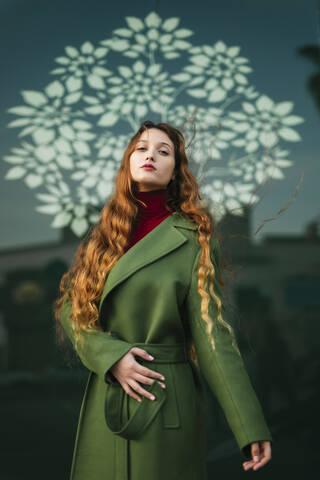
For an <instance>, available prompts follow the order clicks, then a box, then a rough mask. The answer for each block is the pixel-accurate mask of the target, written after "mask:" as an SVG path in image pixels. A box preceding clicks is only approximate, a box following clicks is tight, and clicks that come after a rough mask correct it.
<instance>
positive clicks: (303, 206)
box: [0, 0, 320, 248]
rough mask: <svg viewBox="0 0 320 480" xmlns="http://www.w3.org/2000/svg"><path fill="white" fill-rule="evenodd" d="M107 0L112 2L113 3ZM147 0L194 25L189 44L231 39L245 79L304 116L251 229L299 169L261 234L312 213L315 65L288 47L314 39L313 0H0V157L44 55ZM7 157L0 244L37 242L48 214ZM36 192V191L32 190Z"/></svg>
mask: <svg viewBox="0 0 320 480" xmlns="http://www.w3.org/2000/svg"><path fill="white" fill-rule="evenodd" d="M115 5H116V6H115ZM156 5H157V11H158V13H159V15H160V16H161V17H162V18H167V17H172V16H176V17H179V18H180V25H181V27H183V28H189V29H191V30H193V31H194V35H193V36H192V37H191V38H190V41H191V42H192V44H193V45H202V44H213V43H215V42H216V41H218V40H223V41H224V42H225V43H226V44H227V45H239V46H241V54H242V55H243V56H245V57H246V58H248V59H249V60H250V66H251V67H252V68H253V72H252V73H251V74H250V75H249V77H248V78H249V81H250V84H251V85H254V86H255V87H256V89H257V90H258V91H259V92H261V93H265V94H266V95H268V96H270V97H271V98H272V99H273V100H274V101H275V102H281V101H292V102H294V111H293V114H295V115H299V116H301V117H303V118H304V119H305V122H304V123H303V124H301V125H298V126H297V127H295V128H296V130H297V131H298V132H299V133H300V135H301V137H302V141H301V142H298V143H291V142H290V143H289V142H286V144H285V148H287V149H289V150H290V151H291V155H290V156H289V158H290V159H291V160H293V161H294V166H292V167H289V168H287V169H285V173H286V178H285V180H273V183H272V186H271V189H269V191H268V194H267V195H266V197H265V198H264V199H263V200H262V201H261V202H260V203H259V205H257V206H256V208H255V210H254V215H253V229H256V228H257V226H258V225H259V223H260V222H261V221H262V220H263V219H264V218H270V217H272V216H273V215H275V214H276V212H277V211H278V210H279V209H280V208H281V207H282V206H283V205H284V204H286V202H287V201H288V200H289V199H290V198H291V197H292V195H293V194H294V191H295V187H296V184H297V183H298V181H299V179H300V176H301V174H302V172H304V182H303V184H302V186H301V189H300V193H299V196H298V198H297V200H296V202H295V203H293V204H292V205H291V207H290V208H289V209H288V210H287V211H286V212H285V213H284V214H283V215H282V216H281V217H280V218H279V219H278V220H277V221H274V222H268V223H267V224H266V226H265V227H264V229H263V230H262V232H261V233H260V234H259V237H258V238H261V237H262V236H263V235H264V234H266V233H279V234H280V233H293V234H299V233H301V232H302V231H303V230H304V228H305V226H306V224H307V223H308V222H309V221H311V220H313V219H315V218H316V217H318V218H319V213H320V212H319V194H318V189H319V166H318V162H319V151H320V149H319V146H320V145H319V114H320V113H319V112H318V111H317V109H316V107H315V104H314V102H313V100H312V98H311V95H310V93H309V92H308V90H307V81H308V78H309V77H310V76H311V75H314V74H315V73H316V71H317V70H316V66H315V65H313V64H312V63H311V62H310V61H309V60H308V59H306V58H303V57H302V56H300V55H299V54H298V51H297V50H298V48H300V47H302V46H304V45H308V44H313V45H316V44H317V45H319V39H320V27H319V18H320V13H319V7H318V6H317V2H316V1H315V0H314V1H313V0H312V1H311V0H296V1H294V0H281V1H279V0H278V1H273V0H272V1H271V0H259V1H256V0H243V1H241V0H223V1H222V0H221V1H214V2H212V1H204V0H199V1H197V2H195V3H193V2H192V3H191V2H186V1H185V0H175V2H172V1H170V2H169V1H168V0H160V1H158V2H138V1H130V2H129V1H121V2H117V3H115V2H108V1H102V0H99V1H97V0H96V1H94V0H90V1H89V0H76V1H75V0H68V1H65V0H63V1H62V0H55V1H54V2H52V1H48V0H41V1H40V0H37V1H34V0H28V1H22V0H10V1H9V0H7V1H3V0H2V1H0V62H1V76H0V85H1V92H2V95H1V98H0V106H1V113H0V122H1V123H0V136H1V143H0V156H1V158H3V156H4V155H9V154H10V149H11V148H12V147H15V146H18V145H19V142H20V141H19V139H18V132H19V131H20V129H18V128H12V129H11V128H8V127H7V124H8V123H9V122H10V121H12V120H14V119H15V118H17V117H16V116H15V115H12V114H9V113H7V110H8V109H9V108H10V107H13V106H16V105H22V104H23V103H24V102H23V99H22V96H21V93H20V92H21V91H22V90H39V91H41V90H43V88H44V87H45V86H46V85H47V84H48V83H49V82H50V81H52V80H53V78H54V77H53V76H52V75H50V74H49V71H50V70H52V69H53V68H55V67H56V66H57V64H56V63H55V62H54V58H56V57H58V56H61V55H63V53H64V47H65V46H66V45H73V46H80V45H81V44H82V43H83V42H85V41H86V40H90V41H91V42H92V43H93V44H98V42H99V41H100V40H102V39H104V38H107V37H109V35H110V34H111V32H112V30H113V29H115V28H120V27H124V26H125V21H124V18H125V16H137V17H139V18H143V17H145V15H146V14H148V13H149V12H150V11H152V10H154V8H155V6H156ZM8 168H9V164H8V163H7V162H4V161H3V160H2V161H1V162H0V191H1V203H0V219H1V224H2V225H3V226H4V228H3V229H2V233H1V238H0V248H6V247H15V246H22V245H31V244H40V243H43V242H46V241H52V240H54V239H57V238H58V237H59V231H58V230H56V229H53V228H51V227H50V223H51V221H52V218H53V217H51V216H49V215H43V214H40V213H38V212H36V210H35V207H36V206H37V205H38V204H39V203H38V200H37V199H36V198H35V191H33V190H31V189H29V188H28V187H27V186H26V185H25V184H24V183H23V181H21V180H15V181H8V180H4V175H5V173H6V171H7V170H8ZM37 192H38V190H37Z"/></svg>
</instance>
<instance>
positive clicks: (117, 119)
mask: <svg viewBox="0 0 320 480" xmlns="http://www.w3.org/2000/svg"><path fill="white" fill-rule="evenodd" d="M126 22H127V27H126V28H119V29H116V30H114V31H113V34H112V36H111V38H107V39H104V40H102V41H101V42H100V46H98V47H95V46H94V45H93V44H92V43H91V42H89V41H87V42H85V43H83V44H82V45H81V46H80V47H79V48H76V47H73V46H67V47H65V55H63V56H60V57H58V58H57V59H56V61H57V63H59V68H56V69H55V70H52V71H51V72H50V73H51V74H53V75H59V79H56V80H54V81H53V82H51V83H50V84H49V85H47V86H46V87H45V88H44V91H43V92H39V91H36V90H29V91H22V95H23V98H24V101H25V105H22V106H18V107H13V108H10V109H9V110H8V111H9V112H10V113H13V114H17V115H19V116H20V118H19V119H17V120H14V121H12V122H11V123H9V125H8V126H9V127H22V131H21V132H20V133H19V137H24V136H27V135H29V136H30V138H31V141H30V142H26V141H24V142H21V146H20V147H19V148H13V149H12V154H11V155H7V156H5V157H4V160H5V161H6V162H8V163H9V164H11V166H10V169H9V170H8V172H7V174H6V177H5V178H6V179H8V180H13V179H22V178H23V179H24V181H25V183H26V185H27V186H28V187H30V188H36V187H42V188H44V189H45V193H42V194H41V193H40V194H38V195H37V198H38V199H39V200H40V201H42V202H43V203H44V205H41V206H40V207H38V208H37V210H38V211H40V212H42V213H46V214H51V215H54V221H53V222H52V224H51V225H52V227H54V228H61V227H64V226H67V225H69V226H70V228H71V229H72V230H73V231H74V232H75V234H76V235H82V234H83V233H84V232H85V231H86V229H87V228H88V226H89V224H90V222H96V221H97V219H98V217H99V215H98V214H99V209H100V208H101V207H102V205H103V204H104V203H105V201H106V199H107V197H108V196H109V195H110V193H111V191H112V188H113V185H114V177H115V175H116V172H117V170H118V167H119V162H120V161H121V159H122V156H123V153H124V150H125V148H126V145H127V144H128V141H129V140H130V138H131V136H132V135H133V134H134V133H135V131H136V130H137V128H138V127H139V124H140V122H141V121H142V120H146V119H152V120H154V121H163V122H168V123H171V124H172V125H174V126H176V127H177V128H179V129H180V130H181V131H182V133H183V134H184V136H185V140H186V152H187V156H188V160H189V164H190V168H191V170H192V171H193V173H194V175H195V177H196V178H197V180H198V182H199V184H200V185H201V191H202V195H203V197H204V198H205V197H206V196H207V200H208V204H209V207H210V205H212V206H213V210H214V212H213V213H214V214H215V216H216V218H217V220H219V218H221V216H223V215H224V213H225V212H227V211H230V210H231V211H232V212H233V213H237V214H238V215H241V213H242V205H243V204H245V203H248V201H251V202H254V201H256V200H257V198H258V197H257V195H256V192H255V191H256V184H257V183H260V182H264V181H265V180H266V179H268V178H269V177H270V178H275V179H283V178H284V175H283V171H282V170H283V169H284V168H286V167H288V166H290V165H292V162H291V161H290V160H289V159H288V153H289V152H288V151H287V150H284V149H281V148H280V147H279V145H278V144H279V142H280V141H281V142H283V141H290V142H294V141H299V140H300V136H299V134H298V133H297V132H296V131H295V130H294V129H293V128H292V127H293V126H294V125H298V124H299V123H301V122H303V121H304V120H303V119H302V118H301V117H298V116H296V115H292V114H291V111H292V107H293V104H292V102H279V103H275V102H274V101H273V100H271V99H270V98H269V97H267V96H266V95H263V94H260V93H259V92H258V91H256V89H255V88H254V87H252V86H251V85H249V83H248V79H247V74H249V73H250V72H251V71H252V69H251V67H249V65H248V60H247V59H246V58H244V57H243V56H240V55H239V52H240V47H239V46H227V45H226V44H225V43H224V42H223V41H221V40H219V41H217V42H216V43H214V44H213V45H212V46H211V45H203V46H197V47H194V46H192V45H191V44H190V43H189V42H188V41H186V40H185V39H186V38H188V37H190V36H191V35H192V34H193V32H192V31H191V30H188V29H185V28H180V27H178V25H179V23H180V20H179V18H176V17H171V18H167V19H162V18H161V17H160V16H159V15H158V14H157V13H156V12H150V13H149V14H148V15H147V16H146V17H145V18H144V19H139V18H136V17H126ZM112 55H116V56H117V55H121V57H122V59H123V57H126V59H127V60H129V63H130V64H129V65H124V64H123V62H122V61H120V62H119V61H117V63H116V65H115V67H114V68H113V66H112V68H111V65H113V63H112ZM156 55H158V58H157V62H156V61H155V56H156ZM182 55H184V56H185V57H186V58H185V60H186V62H185V64H184V65H185V66H183V65H182V66H181V68H180V67H179V70H178V71H176V72H172V73H170V74H169V70H167V69H166V68H164V65H163V62H162V60H166V61H171V60H172V59H174V58H177V57H181V56H182ZM110 56H111V58H109V57H110ZM160 57H161V58H160ZM107 61H108V69H107V68H106V63H107ZM182 92H184V94H185V98H184V99H183V101H182V102H180V104H178V103H177V97H178V95H180V94H181V93H182ZM190 96H192V97H193V98H196V99H198V100H199V101H200V102H201V105H199V101H198V102H197V104H190V103H189V100H190ZM242 100H244V101H242ZM239 101H240V109H238V110H237V108H238V103H239ZM241 101H242V104H241ZM205 102H207V105H206V104H205ZM212 103H215V104H216V105H217V104H219V108H217V106H216V105H215V106H212ZM210 104H211V105H210ZM231 104H232V110H231V108H230V105H231ZM93 117H96V118H93ZM119 123H122V124H123V125H127V126H129V129H128V130H126V129H124V130H122V132H121V133H120V134H119V129H118V125H119ZM99 128H100V129H102V130H100V131H99ZM121 128H122V126H121ZM116 129H117V130H116ZM241 149H242V150H243V152H241ZM71 181H72V182H73V183H74V184H75V188H73V189H72V188H71Z"/></svg>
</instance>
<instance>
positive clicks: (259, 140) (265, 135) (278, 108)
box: [223, 95, 304, 153]
mask: <svg viewBox="0 0 320 480" xmlns="http://www.w3.org/2000/svg"><path fill="white" fill-rule="evenodd" d="M292 108H293V103H292V102H280V103H278V104H276V103H275V102H274V101H273V100H271V98H269V97H267V96H266V95H261V96H260V97H259V98H258V99H257V100H256V102H255V104H252V103H248V102H243V103H242V112H235V111H231V112H229V114H228V116H227V117H226V118H225V119H224V120H223V125H224V126H227V127H229V128H230V129H232V130H234V131H236V132H238V133H239V134H241V138H238V139H236V140H233V141H232V144H233V145H235V146H237V147H243V148H244V149H245V150H246V152H248V153H251V152H255V151H256V150H258V148H259V147H260V146H263V147H266V148H272V147H274V146H275V145H276V144H277V142H278V141H279V137H280V138H283V139H284V140H287V141H288V142H297V141H299V140H301V137H300V135H299V134H298V133H297V132H296V131H295V130H294V129H293V128H291V127H292V126H293V125H298V124H299V123H302V122H303V121H304V119H303V118H301V117H298V116H297V115H288V114H289V113H290V112H291V111H292Z"/></svg>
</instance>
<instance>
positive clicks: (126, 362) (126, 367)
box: [109, 347, 166, 402]
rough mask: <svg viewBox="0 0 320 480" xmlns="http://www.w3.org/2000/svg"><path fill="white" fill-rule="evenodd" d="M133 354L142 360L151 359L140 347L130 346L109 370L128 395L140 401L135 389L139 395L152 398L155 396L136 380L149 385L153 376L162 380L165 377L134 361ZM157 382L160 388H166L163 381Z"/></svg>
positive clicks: (152, 380)
mask: <svg viewBox="0 0 320 480" xmlns="http://www.w3.org/2000/svg"><path fill="white" fill-rule="evenodd" d="M134 355H138V356H139V357H141V358H143V359H144V360H149V361H151V360H153V357H151V355H149V354H148V353H147V352H146V351H145V350H143V349H142V348H138V347H132V348H131V349H130V350H129V352H128V353H126V354H125V355H124V356H123V357H122V358H120V360H118V361H117V362H116V363H115V364H114V365H112V367H111V368H110V370H109V371H110V372H111V373H112V375H113V376H114V377H115V378H116V379H117V380H118V382H119V383H120V385H121V386H122V388H123V390H124V391H125V392H126V393H127V394H128V395H130V397H132V398H135V399H136V400H138V402H141V398H140V397H139V396H138V395H137V394H136V393H135V391H136V392H138V393H140V394H141V395H144V396H145V397H146V398H149V399H150V400H154V399H155V396H154V395H152V394H151V393H150V392H148V391H147V390H145V389H144V388H142V387H141V385H139V383H138V382H141V383H145V384H147V385H151V384H152V383H153V382H154V378H159V379H160V380H164V379H165V378H164V376H163V375H161V373H159V372H155V371H153V370H150V369H149V368H147V367H144V366H143V365H141V364H140V363H139V362H137V361H136V359H135V357H134ZM153 377H154V378H153ZM159 384H160V385H161V387H162V388H166V386H165V384H164V383H163V382H159Z"/></svg>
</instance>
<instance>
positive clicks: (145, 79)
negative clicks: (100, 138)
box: [87, 60, 174, 127]
mask: <svg viewBox="0 0 320 480" xmlns="http://www.w3.org/2000/svg"><path fill="white" fill-rule="evenodd" d="M118 71H119V74H120V75H119V76H112V77H109V78H108V83H109V84H112V85H113V86H111V87H108V94H109V95H111V96H112V99H111V100H110V102H109V104H107V111H106V112H105V113H104V114H103V115H102V116H101V117H100V119H99V121H98V125H99V126H101V127H106V126H112V125H114V124H115V123H116V122H117V121H118V120H119V119H120V116H123V115H131V116H132V115H133V117H132V118H133V121H134V122H138V121H139V119H141V118H142V117H144V116H145V115H147V113H148V112H149V111H150V110H151V111H153V112H157V113H159V112H161V111H162V109H163V108H165V106H166V105H168V104H169V103H170V102H171V101H172V99H171V97H170V93H172V92H173V90H174V88H173V87H172V86H170V81H169V80H168V73H167V72H161V65H159V64H154V65H151V66H149V67H147V66H146V65H145V64H144V63H143V62H142V61H140V60H138V61H136V62H135V63H134V64H133V66H132V69H131V68H130V67H127V66H123V65H120V66H118ZM87 111H88V112H89V113H90V107H88V109H87ZM91 111H92V109H91ZM95 111H97V110H95Z"/></svg>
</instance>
